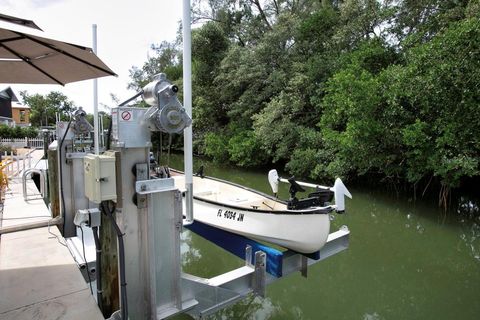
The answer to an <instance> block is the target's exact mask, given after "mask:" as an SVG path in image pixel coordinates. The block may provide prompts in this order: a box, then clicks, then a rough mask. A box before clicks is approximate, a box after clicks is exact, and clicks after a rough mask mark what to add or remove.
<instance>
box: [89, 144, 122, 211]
mask: <svg viewBox="0 0 480 320" xmlns="http://www.w3.org/2000/svg"><path fill="white" fill-rule="evenodd" d="M83 168H84V170H85V171H84V172H85V196H86V197H87V198H88V199H90V201H92V202H94V203H100V202H102V201H105V200H116V199H117V190H116V176H115V153H114V152H111V151H107V152H105V153H104V154H103V155H95V154H88V155H86V156H85V158H84V159H83Z"/></svg>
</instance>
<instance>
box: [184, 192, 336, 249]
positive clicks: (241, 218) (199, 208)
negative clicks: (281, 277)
mask: <svg viewBox="0 0 480 320" xmlns="http://www.w3.org/2000/svg"><path fill="white" fill-rule="evenodd" d="M193 206H194V220H196V221H200V222H202V223H205V224H208V225H210V226H213V227H216V228H219V229H222V230H225V231H228V232H232V233H235V234H239V235H242V236H245V237H247V238H252V239H255V240H259V241H266V242H269V243H272V244H276V245H279V246H282V247H285V248H288V249H291V250H295V251H298V252H301V253H312V252H315V251H318V250H320V249H321V248H322V247H323V246H324V244H325V242H326V241H327V237H328V234H329V232H330V217H329V214H295V213H292V214H282V213H264V212H255V211H250V210H249V211H246V210H241V209H238V208H232V207H230V206H227V205H222V204H214V203H208V202H204V201H202V200H199V199H194V201H193Z"/></svg>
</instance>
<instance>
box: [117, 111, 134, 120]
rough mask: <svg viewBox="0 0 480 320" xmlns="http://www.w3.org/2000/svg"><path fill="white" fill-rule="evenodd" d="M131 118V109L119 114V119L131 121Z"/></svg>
mask: <svg viewBox="0 0 480 320" xmlns="http://www.w3.org/2000/svg"><path fill="white" fill-rule="evenodd" d="M132 120H133V117H132V112H131V111H123V112H122V113H121V114H120V121H132Z"/></svg>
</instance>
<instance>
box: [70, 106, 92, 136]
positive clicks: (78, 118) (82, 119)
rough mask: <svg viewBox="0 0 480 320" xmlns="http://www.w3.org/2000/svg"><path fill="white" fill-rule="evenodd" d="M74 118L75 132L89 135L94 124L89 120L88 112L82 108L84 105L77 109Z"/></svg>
mask: <svg viewBox="0 0 480 320" xmlns="http://www.w3.org/2000/svg"><path fill="white" fill-rule="evenodd" d="M73 118H74V120H75V122H74V123H73V130H74V132H75V134H77V135H88V134H89V133H90V131H92V130H93V127H92V125H91V124H90V123H89V122H88V120H87V113H86V112H85V111H84V110H83V109H82V107H80V108H78V110H77V111H75V113H74V114H73Z"/></svg>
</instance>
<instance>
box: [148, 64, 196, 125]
mask: <svg viewBox="0 0 480 320" xmlns="http://www.w3.org/2000/svg"><path fill="white" fill-rule="evenodd" d="M154 79H155V80H154V81H152V82H150V83H149V84H147V85H146V86H145V87H144V88H143V94H142V97H143V100H144V101H145V102H146V103H147V104H149V105H151V106H152V107H151V108H150V109H149V110H148V111H147V114H146V117H147V119H149V122H150V124H149V128H150V130H152V131H158V130H159V131H162V132H166V133H180V132H182V131H183V129H185V128H186V127H188V126H189V125H191V123H192V119H191V118H190V116H189V115H188V114H187V113H186V112H185V109H184V108H183V106H182V104H181V103H180V101H179V100H178V98H177V92H178V87H177V86H176V85H174V84H171V83H170V82H169V81H168V80H167V77H166V75H165V74H164V73H160V74H158V75H156V76H155V78H154Z"/></svg>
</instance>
